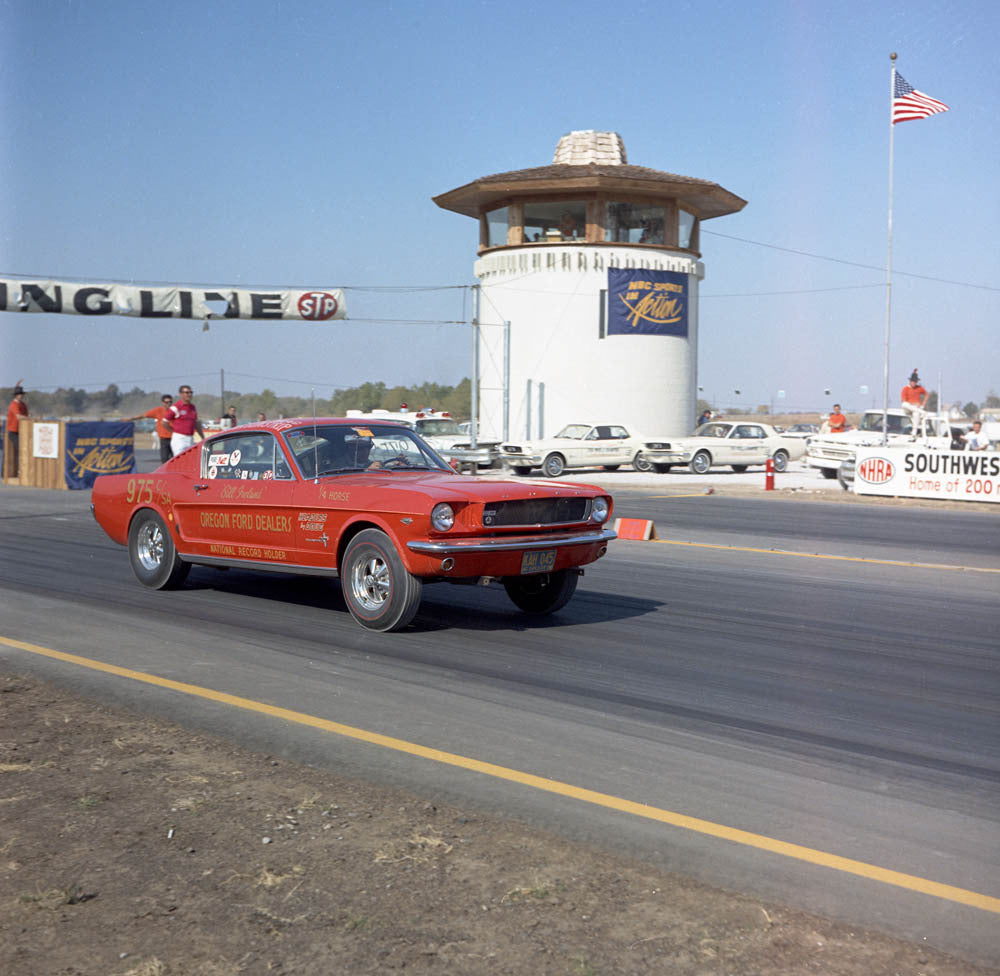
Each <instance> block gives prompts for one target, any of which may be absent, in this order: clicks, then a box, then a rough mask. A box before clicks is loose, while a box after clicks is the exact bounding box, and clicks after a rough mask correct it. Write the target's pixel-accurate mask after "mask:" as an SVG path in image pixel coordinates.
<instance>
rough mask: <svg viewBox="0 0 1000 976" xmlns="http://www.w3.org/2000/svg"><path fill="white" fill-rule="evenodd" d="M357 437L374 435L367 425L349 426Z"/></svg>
mask: <svg viewBox="0 0 1000 976" xmlns="http://www.w3.org/2000/svg"><path fill="white" fill-rule="evenodd" d="M351 429H352V430H353V431H354V433H355V434H357V435H358V437H374V436H375V435H374V434H373V433H372V432H371V431H370V430H369V429H368V428H367V427H352V428H351Z"/></svg>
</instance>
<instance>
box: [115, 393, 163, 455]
mask: <svg viewBox="0 0 1000 976" xmlns="http://www.w3.org/2000/svg"><path fill="white" fill-rule="evenodd" d="M173 402H174V398H173V397H172V396H171V395H170V394H169V393H164V394H163V396H161V397H160V405H159V406H158V407H153V408H152V409H150V410H147V411H146V412H145V413H137V414H136V415H135V416H134V417H126V418H125V420H139V419H140V418H142V417H153V418H154V419H155V420H156V436H157V438H158V440H159V442H160V464H166V463H167V461H169V460H170V459H171V458H172V457H173V456H174V454H173V451H171V449H170V439H171V437H173V435H174V431H173V428H172V427H171V426H170V422H169V421H168V420H167V411H168V410H169V409H170V407H171V406H172V405H173Z"/></svg>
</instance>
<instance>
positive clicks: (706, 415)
mask: <svg viewBox="0 0 1000 976" xmlns="http://www.w3.org/2000/svg"><path fill="white" fill-rule="evenodd" d="M711 419H712V411H711V410H702V412H701V416H700V417H699V418H698V422H697V423H696V424H695V430H697V429H698V428H699V427H700V426H701V425H702V424H707V423H708V422H709V421H710V420H711Z"/></svg>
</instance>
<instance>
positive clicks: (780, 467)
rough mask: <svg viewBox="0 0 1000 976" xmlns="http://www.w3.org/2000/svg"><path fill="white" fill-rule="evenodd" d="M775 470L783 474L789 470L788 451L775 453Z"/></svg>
mask: <svg viewBox="0 0 1000 976" xmlns="http://www.w3.org/2000/svg"><path fill="white" fill-rule="evenodd" d="M774 470H775V471H777V472H778V474H781V473H782V472H783V471H787V470H788V452H787V451H775V452H774Z"/></svg>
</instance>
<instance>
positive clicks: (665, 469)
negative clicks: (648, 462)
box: [653, 462, 673, 474]
mask: <svg viewBox="0 0 1000 976" xmlns="http://www.w3.org/2000/svg"><path fill="white" fill-rule="evenodd" d="M672 467H673V465H672V464H659V463H655V462H654V464H653V470H654V471H655V472H656V473H657V474H670V469H671V468H672Z"/></svg>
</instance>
